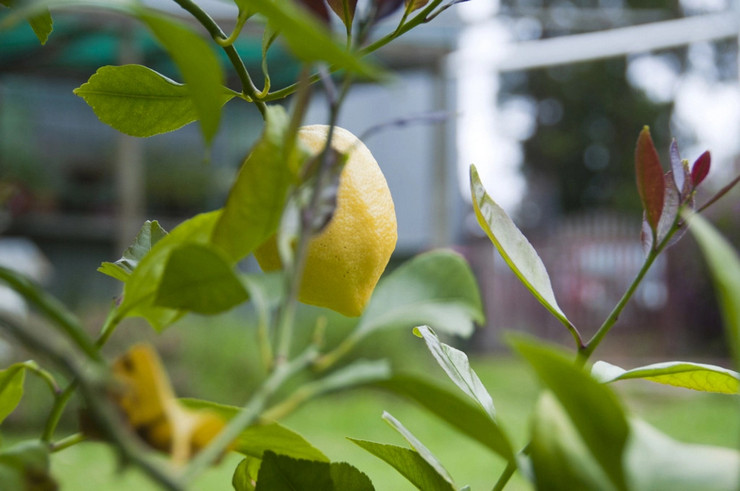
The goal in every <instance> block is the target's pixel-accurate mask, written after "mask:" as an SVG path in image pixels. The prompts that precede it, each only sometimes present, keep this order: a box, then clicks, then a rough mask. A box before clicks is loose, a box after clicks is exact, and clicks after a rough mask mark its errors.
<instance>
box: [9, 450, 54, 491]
mask: <svg viewBox="0 0 740 491" xmlns="http://www.w3.org/2000/svg"><path fill="white" fill-rule="evenodd" d="M0 483H2V488H3V489H8V490H33V491H36V490H38V491H42V490H43V491H46V490H49V491H52V490H55V489H58V487H57V483H56V482H55V481H54V479H53V478H52V477H51V475H50V474H49V446H48V445H47V444H45V443H44V442H41V441H40V440H26V441H23V442H20V443H17V444H15V445H13V446H12V447H10V448H6V449H4V450H2V451H0Z"/></svg>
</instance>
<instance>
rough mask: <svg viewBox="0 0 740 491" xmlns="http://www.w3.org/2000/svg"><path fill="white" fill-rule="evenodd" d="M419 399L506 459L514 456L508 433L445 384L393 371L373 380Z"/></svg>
mask: <svg viewBox="0 0 740 491" xmlns="http://www.w3.org/2000/svg"><path fill="white" fill-rule="evenodd" d="M374 385H375V386H376V387H380V388H382V389H385V390H389V391H391V392H393V393H395V394H397V395H399V396H403V397H407V398H409V399H412V400H414V401H416V402H417V403H419V404H420V405H421V406H423V407H424V408H425V409H426V410H427V411H430V412H432V413H433V414H435V415H437V416H438V417H439V418H441V419H442V420H444V421H446V422H447V423H448V424H450V425H452V426H453V427H455V428H456V429H457V430H458V431H460V432H461V433H463V434H465V435H467V436H468V437H470V438H472V439H474V440H476V441H478V442H480V443H481V444H483V445H484V446H486V447H488V448H489V449H491V450H493V451H494V452H496V453H497V454H499V455H500V456H501V457H503V458H504V459H506V460H512V459H513V458H514V452H513V450H512V446H511V442H510V440H509V437H508V436H507V435H506V434H505V433H504V431H503V429H502V428H501V427H500V426H499V425H498V424H497V423H496V421H494V420H493V419H492V418H491V417H490V416H489V415H488V414H487V413H486V412H484V411H482V410H481V408H480V407H479V406H474V405H472V404H471V403H469V402H468V400H467V399H463V398H461V397H459V396H458V395H457V394H454V393H452V392H450V391H448V390H447V389H446V388H444V387H442V386H439V385H437V384H436V383H432V382H431V381H427V380H425V379H422V378H419V377H415V376H412V375H395V376H393V377H392V378H391V379H389V380H384V381H381V382H377V383H375V384H374Z"/></svg>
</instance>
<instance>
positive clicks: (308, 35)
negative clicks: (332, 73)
mask: <svg viewBox="0 0 740 491" xmlns="http://www.w3.org/2000/svg"><path fill="white" fill-rule="evenodd" d="M236 3H237V5H239V7H241V8H244V9H247V10H249V11H250V12H257V13H259V14H261V15H262V16H264V17H265V18H266V19H267V22H268V24H270V26H271V27H272V28H273V29H275V30H277V31H280V36H281V37H282V38H283V39H284V40H285V42H286V43H287V44H288V47H289V48H290V50H291V51H292V52H293V53H294V54H295V55H296V56H297V57H298V58H300V59H301V60H303V61H306V62H315V61H325V62H326V63H329V64H330V65H332V66H333V67H334V68H337V69H344V70H348V71H351V72H355V73H358V74H360V75H363V76H365V77H368V78H372V79H377V78H379V77H380V76H381V74H382V71H381V70H380V68H378V67H376V66H374V65H371V64H369V63H367V62H365V61H362V60H361V59H360V58H359V57H357V56H356V55H353V54H352V53H349V52H348V51H347V50H345V49H344V48H342V47H341V46H340V44H339V43H337V42H336V41H334V40H333V39H332V38H331V36H330V35H329V32H328V31H327V30H326V29H324V27H323V26H322V25H321V24H320V23H319V21H318V20H316V19H314V18H313V17H312V16H311V14H309V13H308V12H307V11H305V10H304V9H300V8H298V7H297V6H296V5H295V3H294V2H292V1H290V0H279V1H275V0H236Z"/></svg>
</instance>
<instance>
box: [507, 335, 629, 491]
mask: <svg viewBox="0 0 740 491" xmlns="http://www.w3.org/2000/svg"><path fill="white" fill-rule="evenodd" d="M512 345H513V346H514V348H515V349H516V350H517V351H518V352H519V353H520V354H521V355H522V356H523V357H524V358H525V359H526V360H527V362H529V364H530V365H531V366H532V368H534V371H535V373H536V374H537V377H538V378H539V379H540V380H541V381H542V383H543V384H544V385H545V386H546V387H547V388H548V389H550V390H551V391H552V392H553V394H555V397H556V398H557V399H558V401H559V403H560V404H561V405H562V406H563V408H564V409H565V410H566V412H567V413H568V416H569V417H570V419H571V421H572V422H573V424H574V426H575V427H576V429H577V430H578V433H579V434H580V435H581V438H582V439H583V441H584V442H585V444H586V446H587V447H588V448H589V450H590V452H591V454H592V455H593V456H594V458H595V459H596V461H597V462H598V463H599V464H600V465H601V468H602V469H603V470H604V472H605V473H606V474H607V475H608V476H609V479H610V480H611V482H612V483H613V484H614V485H615V486H616V487H617V489H620V490H623V489H626V483H625V479H624V474H623V469H622V455H623V451H624V447H625V444H626V442H627V436H628V433H629V427H628V425H627V418H626V416H625V414H624V410H623V409H622V406H621V404H620V402H619V400H618V399H617V397H616V395H614V393H613V392H612V391H611V390H609V388H608V387H607V386H606V385H603V384H600V383H599V382H597V381H596V380H595V379H593V378H592V377H591V376H590V375H589V374H587V373H586V372H584V371H583V370H582V369H581V368H579V367H577V366H575V365H574V363H573V360H572V359H570V358H568V357H567V356H566V355H565V354H563V353H561V351H560V350H559V349H556V348H554V347H550V346H546V345H544V344H540V343H535V342H533V341H531V340H527V341H525V340H524V339H521V338H520V339H516V340H513V342H512Z"/></svg>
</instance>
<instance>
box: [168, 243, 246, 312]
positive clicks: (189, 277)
mask: <svg viewBox="0 0 740 491" xmlns="http://www.w3.org/2000/svg"><path fill="white" fill-rule="evenodd" d="M247 298H248V296H247V291H246V290H245V289H244V286H243V285H242V283H241V281H240V280H239V278H237V276H236V273H234V270H233V268H232V267H231V264H230V263H229V261H228V258H227V257H226V256H225V255H224V254H223V253H222V252H220V251H219V250H218V249H215V248H213V247H208V246H205V245H200V244H182V245H181V246H179V247H177V248H175V249H174V250H173V251H172V253H171V254H170V256H169V258H168V259H167V264H166V266H165V268H164V273H163V275H162V280H161V282H160V284H159V288H158V289H157V297H156V299H155V300H154V304H155V305H157V306H160V307H168V308H171V309H182V310H188V311H191V312H197V313H199V314H217V313H219V312H223V311H225V310H228V309H231V308H233V307H235V306H236V305H239V304H240V303H242V302H244V301H245V300H247Z"/></svg>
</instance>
